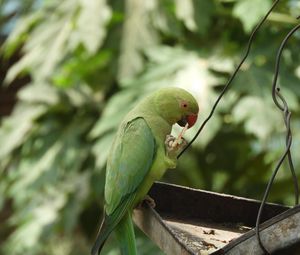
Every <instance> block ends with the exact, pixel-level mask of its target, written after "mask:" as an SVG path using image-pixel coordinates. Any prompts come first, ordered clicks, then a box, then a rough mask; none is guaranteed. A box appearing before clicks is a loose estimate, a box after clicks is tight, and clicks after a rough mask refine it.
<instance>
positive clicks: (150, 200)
mask: <svg viewBox="0 0 300 255" xmlns="http://www.w3.org/2000/svg"><path fill="white" fill-rule="evenodd" d="M144 203H147V204H148V205H149V206H150V207H151V208H155V206H156V204H155V201H154V199H153V198H152V197H150V196H149V195H146V196H145V198H144V199H143V200H142V201H141V202H140V203H139V204H138V205H137V206H136V208H137V209H142V208H143V206H144V205H145V204H144Z"/></svg>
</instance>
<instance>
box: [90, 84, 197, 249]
mask: <svg viewBox="0 0 300 255" xmlns="http://www.w3.org/2000/svg"><path fill="white" fill-rule="evenodd" d="M198 111H199V107H198V104H197V101H196V100H195V98H194V97H193V96H192V95H191V94H190V93H188V92H187V91H185V90H183V89H180V88H174V87H173V88H164V89H160V90H158V91H157V92H155V93H153V94H152V95H150V96H148V97H146V98H145V99H144V100H142V101H141V102H140V103H139V104H137V105H136V107H135V108H133V109H132V110H131V111H130V112H129V113H128V114H127V115H126V117H125V118H124V120H123V121H122V123H121V124H120V126H119V129H118V131H117V134H116V137H115V139H114V142H113V144H112V147H111V149H110V153H109V157H108V161H107V166H106V180H105V192H104V196H105V206H104V210H105V213H104V218H103V221H102V224H101V226H100V230H99V232H98V236H97V239H96V241H95V244H94V246H93V248H92V252H91V254H92V255H96V254H100V251H101V249H102V247H103V245H104V243H105V241H106V239H107V238H108V236H109V235H110V234H111V232H112V231H115V233H116V234H117V237H118V240H119V243H120V248H121V252H122V254H123V255H135V254H137V252H136V244H135V235H134V229H133V223H132V219H131V214H132V210H133V209H134V208H135V207H136V206H137V205H138V204H139V203H141V202H142V201H143V200H144V199H145V197H146V195H147V193H148V191H149V189H150V187H151V186H152V184H153V182H154V181H156V180H159V179H160V178H161V177H162V176H163V174H164V173H165V171H166V170H167V169H168V168H175V167H176V163H177V155H178V153H179V152H180V151H181V150H182V147H183V146H184V145H185V144H184V143H180V142H179V143H177V141H176V143H174V140H176V139H175V137H173V136H170V133H171V129H172V125H173V124H175V123H178V124H179V125H180V126H185V127H186V128H190V127H192V126H193V125H194V124H195V122H196V120H197V116H198ZM174 144H175V146H174Z"/></svg>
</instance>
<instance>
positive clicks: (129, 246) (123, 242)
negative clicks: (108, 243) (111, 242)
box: [115, 212, 137, 255]
mask: <svg viewBox="0 0 300 255" xmlns="http://www.w3.org/2000/svg"><path fill="white" fill-rule="evenodd" d="M115 230H116V235H117V238H118V241H119V245H120V248H121V254H122V255H136V254H137V251H136V242H135V235H134V228H133V223H132V219H131V215H130V212H127V214H126V215H125V216H124V217H123V219H122V220H121V222H120V223H119V224H118V226H117V227H116V229H115Z"/></svg>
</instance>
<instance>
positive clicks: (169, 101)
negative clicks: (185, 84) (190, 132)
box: [155, 87, 199, 128]
mask: <svg viewBox="0 0 300 255" xmlns="http://www.w3.org/2000/svg"><path fill="white" fill-rule="evenodd" d="M155 106H156V111H157V112H158V114H159V115H161V116H162V117H163V118H164V119H165V120H166V121H167V122H169V123H170V124H171V125H173V124H175V123H177V124H178V125H180V126H182V127H184V126H185V125H186V124H188V128H190V127H192V126H193V125H194V124H195V123H196V121H197V117H198V112H199V106H198V103H197V101H196V99H195V98H194V97H193V96H192V95H191V94H190V93H189V92H187V91H186V90H184V89H181V88H175V87H174V88H173V87H171V88H164V89H160V90H158V91H157V92H156V93H155Z"/></svg>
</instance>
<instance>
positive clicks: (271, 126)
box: [233, 96, 283, 140]
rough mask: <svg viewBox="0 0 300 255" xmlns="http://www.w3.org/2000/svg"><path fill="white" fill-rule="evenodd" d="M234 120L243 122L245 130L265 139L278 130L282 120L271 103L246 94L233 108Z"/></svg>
mask: <svg viewBox="0 0 300 255" xmlns="http://www.w3.org/2000/svg"><path fill="white" fill-rule="evenodd" d="M233 117H234V120H235V121H236V122H238V123H239V122H244V123H245V124H244V125H245V129H246V132H248V133H250V134H254V135H255V136H257V137H258V138H259V139H261V140H266V139H267V138H268V137H269V136H270V135H271V134H272V133H273V132H274V131H278V129H279V128H280V126H281V127H282V128H283V122H282V120H281V116H280V114H279V113H278V112H277V111H276V110H275V108H274V106H273V105H270V103H268V102H264V101H263V100H262V99H261V98H259V97H254V96H247V97H245V98H243V99H241V100H240V101H239V102H238V104H237V105H236V106H235V108H234V110H233Z"/></svg>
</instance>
